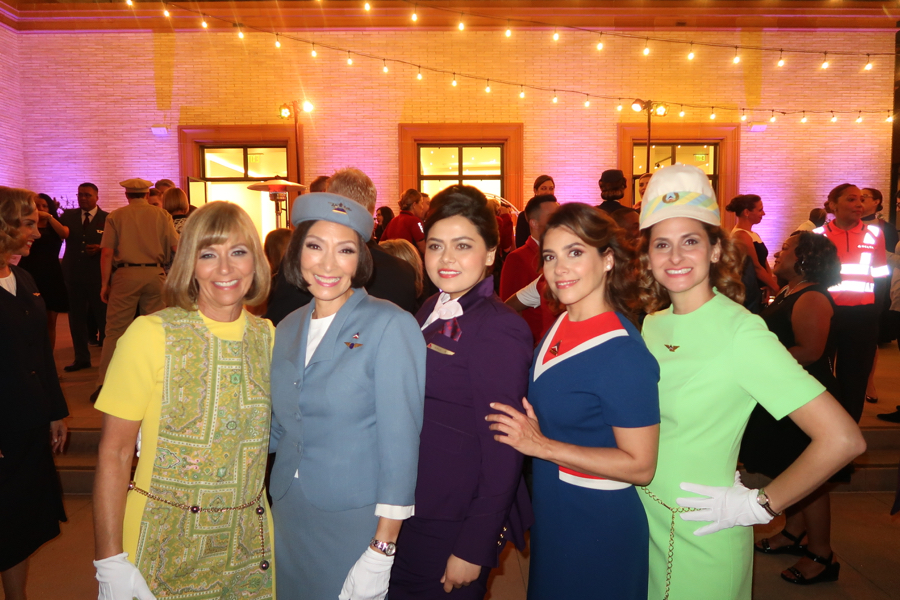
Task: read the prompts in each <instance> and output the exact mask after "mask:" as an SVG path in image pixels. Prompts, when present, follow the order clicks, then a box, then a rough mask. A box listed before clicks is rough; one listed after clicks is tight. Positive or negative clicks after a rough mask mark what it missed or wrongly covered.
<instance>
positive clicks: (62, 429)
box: [50, 419, 69, 454]
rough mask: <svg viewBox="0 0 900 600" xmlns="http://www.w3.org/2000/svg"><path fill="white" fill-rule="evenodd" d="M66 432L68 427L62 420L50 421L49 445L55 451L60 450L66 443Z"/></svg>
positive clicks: (58, 451)
mask: <svg viewBox="0 0 900 600" xmlns="http://www.w3.org/2000/svg"><path fill="white" fill-rule="evenodd" d="M68 432H69V428H68V427H66V422H65V421H64V420H62V419H60V420H59V421H50V447H51V448H52V450H53V451H54V452H55V453H57V454H59V453H60V452H62V449H63V446H65V445H66V436H67V435H68Z"/></svg>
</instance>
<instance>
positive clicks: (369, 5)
mask: <svg viewBox="0 0 900 600" xmlns="http://www.w3.org/2000/svg"><path fill="white" fill-rule="evenodd" d="M363 8H364V9H365V10H366V11H370V10H372V5H371V4H369V3H368V2H366V3H365V4H363Z"/></svg>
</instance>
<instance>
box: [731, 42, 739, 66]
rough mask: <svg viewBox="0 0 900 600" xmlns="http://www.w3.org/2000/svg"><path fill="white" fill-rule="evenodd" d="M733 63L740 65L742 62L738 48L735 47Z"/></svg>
mask: <svg viewBox="0 0 900 600" xmlns="http://www.w3.org/2000/svg"><path fill="white" fill-rule="evenodd" d="M731 62H733V63H734V64H738V63H739V62H741V57H740V55H739V54H738V47H737V46H735V47H734V58H732V59H731Z"/></svg>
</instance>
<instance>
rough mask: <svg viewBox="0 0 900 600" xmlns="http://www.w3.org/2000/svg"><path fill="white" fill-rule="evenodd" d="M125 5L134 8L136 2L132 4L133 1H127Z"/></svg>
mask: <svg viewBox="0 0 900 600" xmlns="http://www.w3.org/2000/svg"><path fill="white" fill-rule="evenodd" d="M125 4H127V5H128V6H134V2H132V0H125Z"/></svg>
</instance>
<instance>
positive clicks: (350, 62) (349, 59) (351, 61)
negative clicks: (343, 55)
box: [347, 52, 353, 65]
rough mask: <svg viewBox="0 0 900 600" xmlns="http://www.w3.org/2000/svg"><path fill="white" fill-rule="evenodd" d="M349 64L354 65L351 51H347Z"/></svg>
mask: <svg viewBox="0 0 900 600" xmlns="http://www.w3.org/2000/svg"><path fill="white" fill-rule="evenodd" d="M347 64H348V65H352V64H353V59H352V58H350V53H349V52H347Z"/></svg>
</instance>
